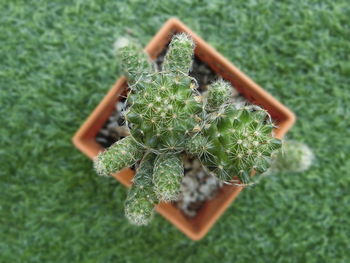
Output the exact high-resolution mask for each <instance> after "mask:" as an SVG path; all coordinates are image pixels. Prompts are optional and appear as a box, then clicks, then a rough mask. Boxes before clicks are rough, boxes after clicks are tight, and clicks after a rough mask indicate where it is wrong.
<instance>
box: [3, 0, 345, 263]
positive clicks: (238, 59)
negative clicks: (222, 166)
mask: <svg viewBox="0 0 350 263" xmlns="http://www.w3.org/2000/svg"><path fill="white" fill-rule="evenodd" d="M171 16H177V17H179V18H180V19H181V20H182V21H183V22H185V23H186V24H187V25H188V26H189V27H190V28H192V29H193V30H194V31H195V32H196V33H198V34H199V35H200V36H202V37H203V38H204V39H205V40H206V41H208V42H209V43H210V44H212V45H213V46H214V47H215V48H216V49H217V50H218V51H219V52H221V53H222V54H223V55H224V56H226V57H227V58H228V59H230V60H231V61H233V62H234V63H235V64H236V65H237V66H238V67H239V68H241V69H242V70H243V71H244V72H245V73H247V74H248V75H249V76H251V77H252V78H253V79H254V80H255V81H256V82H257V83H259V84H260V85H261V86H263V87H264V88H265V89H266V90H268V91H269V92H271V93H272V94H273V95H274V96H275V97H276V98H278V99H279V100H280V101H281V102H283V103H284V104H285V105H287V106H288V107H290V108H291V109H292V110H293V111H295V113H296V114H297V116H298V121H297V123H296V126H295V127H294V128H293V129H292V131H291V132H290V133H289V137H290V138H293V139H296V140H301V141H303V142H306V143H308V144H309V145H310V146H311V147H312V148H313V150H314V151H315V153H316V156H317V163H316V164H315V166H314V167H313V169H312V170H310V171H309V172H307V173H304V174H279V175H276V176H273V177H270V178H269V179H268V180H263V181H262V182H261V183H260V184H259V185H258V186H257V187H255V188H253V189H249V190H245V191H244V192H243V193H242V194H241V195H240V196H239V198H238V199H237V201H236V202H234V204H233V205H231V207H230V208H229V209H228V211H227V212H226V213H225V214H224V215H223V216H222V217H221V219H220V220H219V221H218V222H217V223H216V225H215V226H214V228H213V229H212V230H211V231H210V232H209V234H208V235H207V236H206V238H205V239H203V240H202V241H200V242H198V243H194V242H191V241H190V240H188V239H187V238H186V237H185V236H184V235H183V234H182V233H180V232H179V231H178V230H177V229H175V227H173V226H172V225H171V224H170V223H169V222H168V221H166V220H164V219H163V218H161V217H160V216H156V218H155V220H154V221H153V222H152V224H150V225H149V226H147V227H141V228H135V227H132V226H131V225H129V224H128V223H127V221H126V220H125V218H124V216H123V200H124V198H125V195H126V190H125V189H124V188H123V187H122V186H121V185H120V184H119V183H117V182H116V181H114V180H113V179H106V178H99V177H97V176H96V175H95V173H94V171H93V169H92V165H91V162H90V161H89V160H88V159H87V158H86V157H85V156H83V155H82V154H81V153H80V152H78V151H77V150H76V149H74V147H73V146H72V144H71V141H70V140H71V137H72V135H73V134H74V132H75V131H76V130H77V129H78V127H79V126H80V125H81V123H82V122H83V121H84V120H85V118H86V117H87V116H88V115H89V113H90V112H91V111H92V110H93V109H94V107H95V106H96V105H97V103H98V102H99V101H100V100H101V98H102V97H103V96H104V94H105V93H106V92H107V90H108V89H109V88H110V86H111V85H112V84H113V82H114V81H115V80H116V78H117V77H118V76H119V74H120V71H119V69H118V67H117V66H116V61H115V59H114V58H113V55H112V51H111V50H112V44H113V42H114V40H115V39H116V38H117V37H119V36H123V35H125V34H131V35H133V36H135V37H137V38H138V39H139V40H140V42H141V43H142V44H143V45H145V44H146V43H147V42H148V41H149V40H150V39H151V37H152V36H153V35H154V34H155V32H156V31H157V30H158V29H159V28H160V26H161V25H162V24H163V23H164V22H165V21H166V20H167V19H168V18H169V17H171ZM349 18H350V6H349V2H348V1H347V0H337V1H335V0H324V1H312V0H307V1H306V0H305V1H297V0H289V1H272V0H271V1H268V0H267V1H257V0H249V1H247V0H236V1H223V0H218V1H200V0H195V1H189V0H187V1H186V0H182V1H146V0H131V1H103V0H101V1H90V0H85V1H63V0H62V1H44V0H36V1H27V0H26V1H25V0H22V1H20V0H12V1H6V0H0V44H1V45H0V118H1V119H0V121H1V122H0V143H1V145H0V176H1V177H0V179H1V182H0V262H349V259H350V242H349V241H350V240H349V236H350V224H349V223H350V222H349V218H350V195H349V192H350V191H349V186H350V176H349V170H350V160H349V156H350V139H349V134H350V125H349V123H350V120H349V115H350V109H349V105H350V87H349V84H350V81H349V76H350V63H349V61H350V44H349V43H350V42H349V40H350V25H349V24H350V21H349Z"/></svg>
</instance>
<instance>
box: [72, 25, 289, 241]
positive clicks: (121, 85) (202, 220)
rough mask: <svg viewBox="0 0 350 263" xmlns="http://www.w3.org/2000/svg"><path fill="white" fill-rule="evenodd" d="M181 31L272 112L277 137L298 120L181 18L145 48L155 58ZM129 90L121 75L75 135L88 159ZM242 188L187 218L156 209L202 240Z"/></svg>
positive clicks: (225, 191)
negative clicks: (118, 103)
mask: <svg viewBox="0 0 350 263" xmlns="http://www.w3.org/2000/svg"><path fill="white" fill-rule="evenodd" d="M180 32H185V33H187V34H188V35H190V36H191V37H192V39H193V40H194V42H195V44H196V47H195V50H194V53H195V56H196V57H197V58H199V60H200V61H202V62H204V63H206V64H207V65H209V67H210V68H211V69H212V70H213V71H214V72H215V73H216V74H217V75H219V76H221V77H222V78H223V79H225V80H226V81H229V82H230V83H231V84H232V86H234V87H235V88H236V89H237V91H238V92H239V93H240V94H241V95H242V96H243V97H245V99H247V100H248V101H249V102H251V103H252V104H256V105H259V106H261V107H262V108H264V109H266V110H267V111H268V112H269V114H270V115H271V117H272V119H273V120H274V121H275V123H276V124H277V125H278V127H277V128H276V129H275V137H277V138H282V137H283V136H284V135H285V134H286V132H287V131H288V130H289V129H290V128H291V127H292V125H293V123H294V122H295V115H294V114H293V112H291V111H290V110H289V109H287V108H286V107H285V106H284V105H282V104H281V103H280V102H278V101H277V100H276V99H275V98H273V97H272V96H271V95H270V94H269V93H267V92H266V91H264V90H263V89H262V88H261V87H259V86H258V85H257V84H256V83H255V82H253V81H252V80H251V79H250V78H249V77H248V76H246V75H245V74H244V73H243V72H241V71H240V70H239V69H238V68H236V67H235V66H234V65H233V64H232V63H230V62H229V61H228V60H227V59H225V58H224V57H223V56H222V55H220V54H219V53H218V52H217V51H216V50H215V49H214V48H212V47H211V46H210V45H208V44H207V43H206V42H204V41H203V40H202V39H201V38H200V37H198V36H197V35H196V34H195V33H193V32H192V31H191V30H190V29H189V28H188V27H186V26H185V25H184V24H183V23H182V22H180V21H179V20H178V19H176V18H171V19H169V20H168V21H167V22H166V23H165V24H164V25H163V27H162V28H161V29H160V30H159V31H158V33H157V34H156V35H155V36H154V38H153V39H152V40H151V41H150V43H149V44H148V45H147V46H146V48H145V51H146V52H147V53H148V54H149V56H150V57H151V58H152V59H155V58H157V57H158V56H159V55H160V54H161V52H162V51H163V50H164V49H165V48H166V47H167V45H168V43H169V42H170V40H171V38H172V36H173V35H174V34H176V33H180ZM126 92H127V81H126V79H125V77H121V78H120V79H119V80H118V81H117V82H116V83H115V84H114V86H113V87H112V89H111V90H110V91H109V92H108V93H107V95H106V96H105V97H104V98H103V100H102V101H101V102H100V104H99V105H98V106H97V107H96V109H95V110H94V111H93V112H92V114H91V115H90V116H89V117H88V119H87V120H86V121H85V122H84V123H83V125H82V126H81V127H80V128H79V130H78V131H77V133H76V134H75V135H74V137H73V143H74V145H75V146H76V147H77V148H78V149H79V150H80V151H82V152H83V153H84V154H85V155H87V156H88V157H89V158H91V159H93V158H95V157H96V156H97V154H98V153H99V152H100V151H103V150H104V148H103V147H102V146H101V145H100V144H98V143H97V142H96V135H97V133H98V132H99V131H100V130H101V128H102V127H103V125H104V124H105V123H106V121H107V120H108V118H109V117H110V115H111V114H112V112H113V110H114V107H115V104H116V102H117V101H118V100H119V98H120V95H122V94H125V93H126ZM133 176H134V171H133V170H131V169H129V168H125V169H123V170H122V171H120V172H118V173H116V174H114V175H113V177H114V178H115V179H117V180H118V181H119V182H121V183H122V184H123V185H125V186H127V187H130V186H131V184H132V183H131V180H132V178H133ZM242 189H243V187H238V186H229V185H224V186H223V187H222V188H220V189H219V191H218V193H217V194H216V196H215V198H214V199H212V200H209V201H206V202H205V203H204V205H203V206H202V207H201V208H200V210H199V211H198V212H197V214H196V216H195V217H192V218H191V217H187V216H186V215H185V214H184V213H182V212H181V210H180V209H179V208H177V207H176V205H174V204H172V203H160V204H159V205H157V206H156V210H157V212H158V213H160V214H161V215H162V216H163V217H165V218H166V219H167V220H169V221H170V222H171V223H173V224H174V225H175V226H176V227H177V228H179V229H180V230H181V231H182V232H183V233H185V234H186V235H187V236H188V237H189V238H191V239H192V240H199V239H201V238H203V237H204V236H205V234H206V233H207V232H208V231H209V229H210V228H211V227H212V226H213V224H214V223H215V222H216V220H217V219H218V218H219V217H220V216H221V215H222V214H223V212H224V211H225V210H226V209H227V208H228V206H229V205H230V203H231V202H232V201H233V200H234V199H235V198H236V197H237V195H238V194H239V193H240V192H241V191H242Z"/></svg>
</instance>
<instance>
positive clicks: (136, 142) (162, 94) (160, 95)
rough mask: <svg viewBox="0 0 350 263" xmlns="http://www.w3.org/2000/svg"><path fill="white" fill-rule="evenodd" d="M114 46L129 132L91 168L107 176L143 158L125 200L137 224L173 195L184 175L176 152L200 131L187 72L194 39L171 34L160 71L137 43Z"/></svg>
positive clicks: (200, 114)
mask: <svg viewBox="0 0 350 263" xmlns="http://www.w3.org/2000/svg"><path fill="white" fill-rule="evenodd" d="M115 48H116V52H117V55H118V57H119V58H120V61H121V66H122V68H123V71H124V73H125V75H126V76H127V79H128V83H129V87H130V90H131V91H130V93H129V94H128V97H127V103H128V104H129V105H130V106H129V108H128V109H127V111H126V113H125V119H126V122H127V124H128V126H129V127H130V135H129V136H128V137H126V138H124V139H123V140H121V141H118V142H116V143H115V144H114V145H112V146H111V147H110V148H109V149H107V150H106V151H104V152H102V153H100V154H99V155H98V157H97V158H96V160H95V168H96V171H97V173H98V174H101V175H110V174H112V173H115V172H118V171H119V170H121V169H122V168H124V167H128V166H131V165H133V164H135V163H136V162H137V161H139V160H140V159H142V157H143V156H144V158H143V159H142V161H141V164H140V167H139V168H138V169H137V171H136V175H135V180H134V184H133V187H132V189H131V190H130V192H129V194H128V197H127V200H126V202H125V213H126V216H127V218H128V219H129V220H130V221H131V222H132V223H134V224H138V225H142V224H146V223H147V222H148V221H149V220H150V218H151V215H152V211H153V206H154V204H155V203H157V202H158V200H160V201H173V200H176V199H177V198H178V195H179V190H180V183H181V180H182V177H183V173H184V171H183V165H182V161H181V158H180V153H181V152H183V151H184V150H185V145H186V144H187V142H188V141H190V138H191V137H192V136H193V135H194V134H196V133H198V132H199V131H200V130H201V129H202V126H203V123H204V121H203V119H204V114H205V112H204V103H203V101H202V98H201V96H199V94H198V93H197V91H196V89H195V85H194V83H195V81H194V80H193V79H192V78H191V77H189V76H188V72H189V70H190V69H191V65H192V56H193V48H194V43H193V41H192V40H191V39H190V38H189V37H188V36H187V35H185V34H179V35H176V36H174V38H173V39H172V41H171V43H170V46H169V50H168V52H167V54H166V57H165V61H164V64H163V69H162V71H161V72H156V71H155V68H156V67H155V66H154V65H153V64H152V63H151V62H150V59H149V57H148V56H147V55H146V53H144V52H143V51H142V49H141V48H140V47H139V46H138V45H137V44H135V43H133V42H129V41H128V40H127V39H121V40H119V41H118V42H117V43H116V45H115ZM150 155H152V156H153V157H152V158H151V157H149V156H150ZM154 159H156V160H154ZM151 167H152V169H151Z"/></svg>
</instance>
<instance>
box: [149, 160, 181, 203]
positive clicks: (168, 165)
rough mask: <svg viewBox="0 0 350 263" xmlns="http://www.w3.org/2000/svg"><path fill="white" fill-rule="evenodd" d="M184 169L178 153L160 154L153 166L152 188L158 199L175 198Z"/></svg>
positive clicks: (170, 199) (177, 194)
mask: <svg viewBox="0 0 350 263" xmlns="http://www.w3.org/2000/svg"><path fill="white" fill-rule="evenodd" d="M183 175H184V169H183V165H182V160H181V156H180V154H169V155H165V154H162V155H160V156H159V157H158V158H157V160H156V163H155V166H154V174H153V183H154V187H155V188H154V190H155V192H156V194H157V197H158V199H159V201H165V202H167V201H173V200H177V199H178V196H179V193H180V186H181V180H182V177H183Z"/></svg>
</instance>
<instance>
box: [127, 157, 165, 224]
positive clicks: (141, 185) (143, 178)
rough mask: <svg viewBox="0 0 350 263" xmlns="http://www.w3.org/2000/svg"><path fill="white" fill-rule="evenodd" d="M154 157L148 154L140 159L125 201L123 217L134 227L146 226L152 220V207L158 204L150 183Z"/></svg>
mask: <svg viewBox="0 0 350 263" xmlns="http://www.w3.org/2000/svg"><path fill="white" fill-rule="evenodd" d="M155 157H156V156H155V155H154V154H153V153H148V154H146V155H145V157H144V158H143V159H142V161H141V163H140V166H139V167H138V169H137V171H136V175H135V177H134V179H133V185H132V187H131V189H130V190H129V192H128V196H127V198H126V201H125V215H126V217H127V218H128V219H129V221H130V222H131V223H132V224H135V225H146V224H147V223H148V222H149V221H150V220H151V219H152V215H153V210H154V205H155V204H156V203H157V202H158V200H157V198H156V196H155V193H154V191H153V182H152V177H153V164H154V160H155Z"/></svg>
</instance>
